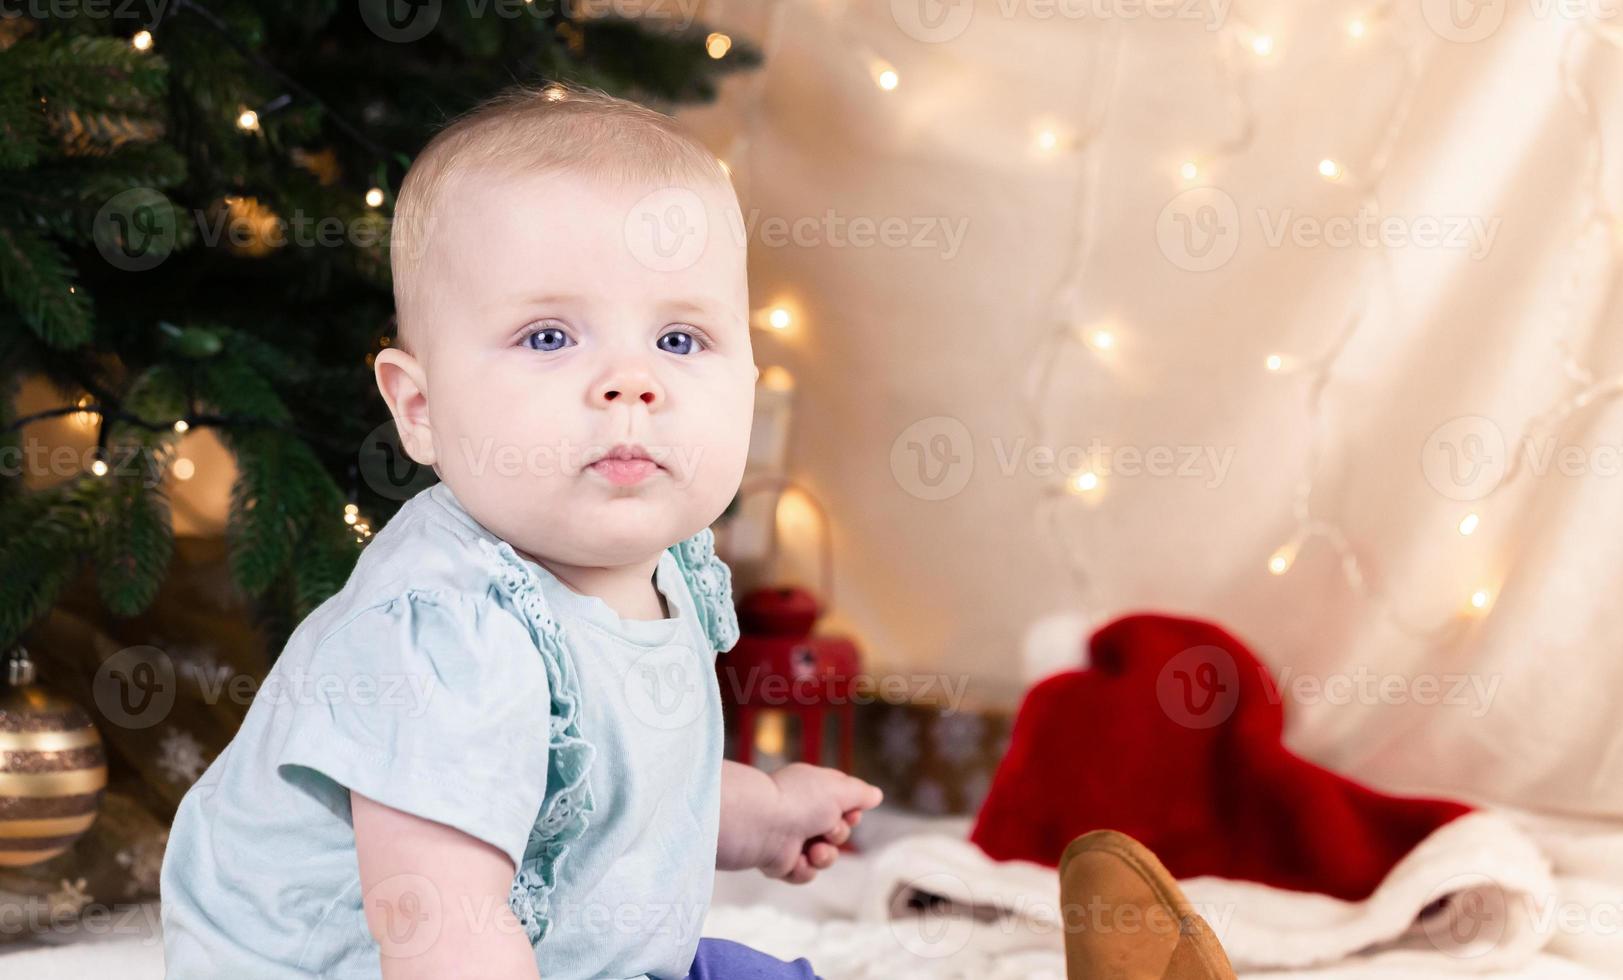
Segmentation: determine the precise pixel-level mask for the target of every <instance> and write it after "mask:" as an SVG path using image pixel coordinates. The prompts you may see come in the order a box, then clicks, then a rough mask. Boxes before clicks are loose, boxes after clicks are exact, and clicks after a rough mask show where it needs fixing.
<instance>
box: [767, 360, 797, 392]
mask: <svg viewBox="0 0 1623 980" xmlns="http://www.w3.org/2000/svg"><path fill="white" fill-rule="evenodd" d="M761 387H763V388H765V389H767V390H768V391H794V390H795V376H794V375H792V374H790V373H789V369H788V368H786V367H783V366H782V365H779V364H773V365H771V366H770V367H768V368H767V369H766V370H765V371H762V372H761Z"/></svg>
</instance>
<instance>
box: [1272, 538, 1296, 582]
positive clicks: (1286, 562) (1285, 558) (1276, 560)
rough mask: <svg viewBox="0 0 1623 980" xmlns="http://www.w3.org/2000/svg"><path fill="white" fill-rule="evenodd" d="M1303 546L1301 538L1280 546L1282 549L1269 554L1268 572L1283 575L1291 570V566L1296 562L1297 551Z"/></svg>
mask: <svg viewBox="0 0 1623 980" xmlns="http://www.w3.org/2000/svg"><path fill="white" fill-rule="evenodd" d="M1301 547H1302V543H1301V541H1300V540H1297V541H1292V542H1291V543H1290V544H1287V545H1284V546H1282V547H1280V549H1279V550H1278V551H1275V552H1274V553H1273V554H1272V555H1269V556H1268V573H1269V574H1270V575H1283V574H1285V573H1286V572H1288V571H1290V570H1291V566H1292V565H1294V564H1295V563H1296V553H1297V552H1298V551H1299V550H1301Z"/></svg>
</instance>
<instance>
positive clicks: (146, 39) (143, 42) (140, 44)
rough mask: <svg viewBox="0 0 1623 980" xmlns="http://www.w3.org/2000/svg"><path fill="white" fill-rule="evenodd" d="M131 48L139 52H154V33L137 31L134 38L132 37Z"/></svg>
mask: <svg viewBox="0 0 1623 980" xmlns="http://www.w3.org/2000/svg"><path fill="white" fill-rule="evenodd" d="M130 47H132V48H134V49H135V50H137V51H151V50H152V32H151V31H136V32H135V34H134V36H132V37H131V38H130Z"/></svg>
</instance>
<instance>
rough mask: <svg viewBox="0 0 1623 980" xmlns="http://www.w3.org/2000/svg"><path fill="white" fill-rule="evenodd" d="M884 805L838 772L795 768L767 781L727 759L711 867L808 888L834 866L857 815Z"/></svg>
mask: <svg viewBox="0 0 1623 980" xmlns="http://www.w3.org/2000/svg"><path fill="white" fill-rule="evenodd" d="M882 798H883V794H882V793H880V791H879V788H878V787H876V786H871V785H869V784H868V783H865V782H863V781H862V780H860V779H858V778H856V777H855V776H848V775H846V774H845V773H843V772H840V771H839V770H837V769H827V768H824V767H822V766H812V765H807V764H806V763H804V762H792V763H790V764H789V765H787V766H784V767H783V768H782V769H778V770H776V771H774V772H773V773H771V774H770V775H769V774H767V773H764V772H762V771H761V770H759V769H756V768H755V767H753V766H746V765H743V764H742V763H738V762H734V761H732V760H731V759H728V760H726V761H724V762H722V764H721V833H720V835H719V837H718V839H717V841H716V867H717V868H719V869H721V870H723V871H743V870H748V869H751V868H758V869H760V870H761V872H762V873H764V874H766V875H767V876H769V877H772V878H784V879H787V880H788V881H790V882H792V883H794V884H803V883H805V882H808V881H810V880H812V879H813V878H815V877H817V872H818V871H821V870H822V869H824V868H826V867H828V866H829V865H831V864H833V863H834V859H835V858H836V857H837V856H838V855H839V847H838V846H839V845H840V844H843V843H845V841H846V839H847V838H849V837H850V836H851V828H852V827H855V826H856V825H857V823H858V822H859V821H860V820H861V819H862V811H863V810H867V809H870V808H872V807H876V806H878V805H879V801H880V800H881V799H882Z"/></svg>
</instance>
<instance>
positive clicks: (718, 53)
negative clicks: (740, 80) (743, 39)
mask: <svg viewBox="0 0 1623 980" xmlns="http://www.w3.org/2000/svg"><path fill="white" fill-rule="evenodd" d="M732 47H733V39H732V38H730V37H728V36H727V35H725V34H721V33H715V34H711V35H710V36H709V37H707V38H705V39H704V53H705V54H707V55H709V56H710V57H712V58H715V59H716V60H718V61H719V60H721V59H722V58H725V57H726V56H727V52H728V51H731V50H732Z"/></svg>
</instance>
